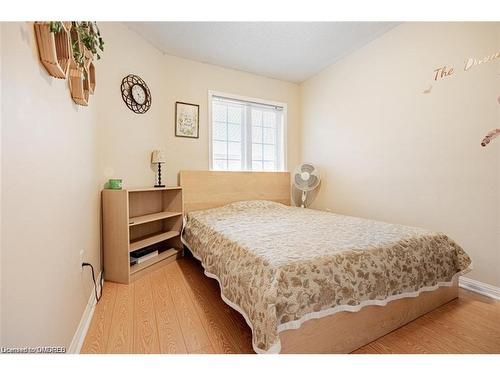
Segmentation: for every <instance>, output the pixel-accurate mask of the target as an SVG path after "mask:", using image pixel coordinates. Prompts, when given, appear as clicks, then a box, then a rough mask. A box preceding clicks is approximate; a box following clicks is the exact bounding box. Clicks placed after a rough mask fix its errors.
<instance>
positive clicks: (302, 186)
mask: <svg viewBox="0 0 500 375" xmlns="http://www.w3.org/2000/svg"><path fill="white" fill-rule="evenodd" d="M319 182H320V178H319V172H318V171H317V170H316V168H315V167H314V165H312V164H311V163H302V164H300V165H299V166H298V168H297V169H296V170H295V173H294V176H293V184H294V185H295V187H296V188H297V189H299V190H301V191H302V204H301V205H300V207H305V204H306V198H307V193H308V192H309V191H312V190H314V189H316V188H317V187H318V185H319Z"/></svg>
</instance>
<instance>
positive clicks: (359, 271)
mask: <svg viewBox="0 0 500 375" xmlns="http://www.w3.org/2000/svg"><path fill="white" fill-rule="evenodd" d="M183 239H184V240H185V241H186V242H187V243H188V244H189V247H190V248H191V250H192V251H193V253H194V255H195V256H196V257H197V258H199V259H200V260H201V261H202V263H203V266H204V267H205V270H206V271H207V272H209V273H211V274H213V275H215V276H217V278H218V279H219V281H220V284H221V291H222V294H223V295H224V297H225V298H226V299H228V300H229V301H231V302H232V303H233V304H235V305H237V306H238V307H239V308H240V309H241V310H242V311H243V312H244V313H245V314H246V315H247V317H248V320H249V321H250V323H251V325H252V328H253V345H254V348H258V349H259V351H263V352H265V351H268V350H269V349H270V348H271V347H272V346H273V345H276V344H277V343H278V341H279V336H278V333H279V332H278V327H279V326H280V325H286V323H289V322H293V321H296V320H299V319H301V318H302V317H304V316H305V315H306V314H310V313H314V312H319V311H323V310H326V309H331V308H334V307H337V306H345V305H348V306H356V305H359V304H360V303H362V302H363V301H368V300H381V301H383V300H386V299H387V298H390V297H391V296H395V295H398V294H402V293H408V292H416V291H419V290H420V289H421V288H424V287H432V286H435V285H437V284H438V283H440V282H449V281H451V279H452V278H453V276H454V275H455V274H457V273H459V272H462V271H464V270H466V269H468V267H469V266H470V263H471V261H470V258H469V257H468V256H467V254H466V253H465V252H464V251H463V250H462V249H461V248H460V247H459V246H458V245H457V244H456V243H455V242H453V241H452V240H451V239H449V238H448V237H447V236H446V235H444V234H441V233H435V232H431V231H428V230H425V229H420V228H413V227H408V226H403V225H395V224H389V223H384V222H379V221H373V220H367V219H361V218H355V217H349V216H342V215H337V214H333V213H330V212H323V211H318V210H311V209H303V208H297V207H289V206H285V205H282V204H279V203H274V202H269V201H246V202H237V203H232V204H229V205H227V206H224V207H220V208H214V209H209V210H204V211H195V212H190V213H189V214H188V215H187V218H186V225H185V228H184V233H183Z"/></svg>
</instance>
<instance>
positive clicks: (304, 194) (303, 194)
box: [300, 190, 307, 208]
mask: <svg viewBox="0 0 500 375" xmlns="http://www.w3.org/2000/svg"><path fill="white" fill-rule="evenodd" d="M306 198H307V191H305V190H302V204H301V205H300V207H302V208H305V207H306Z"/></svg>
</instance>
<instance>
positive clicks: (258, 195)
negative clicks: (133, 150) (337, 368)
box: [179, 171, 458, 353]
mask: <svg viewBox="0 0 500 375" xmlns="http://www.w3.org/2000/svg"><path fill="white" fill-rule="evenodd" d="M179 179H180V185H181V186H182V191H183V201H184V213H187V212H189V211H193V210H202V209H207V208H212V207H219V206H223V205H225V204H228V203H231V202H236V201H242V200H252V199H265V200H270V201H275V202H280V203H283V204H287V205H290V185H291V181H290V173H288V172H215V171H181V172H180V174H179ZM457 297H458V278H455V279H454V282H453V285H452V286H450V287H441V288H438V289H437V290H435V291H431V292H422V293H421V294H420V295H419V296H418V297H408V298H402V299H398V300H394V301H391V302H389V303H388V304H387V305H385V306H366V307H363V308H362V309H361V310H360V311H358V312H346V311H344V312H338V313H336V314H333V315H329V316H326V317H323V318H319V319H311V320H308V321H306V322H305V323H303V324H302V325H301V326H300V328H298V329H291V330H286V331H283V332H281V333H280V339H281V353H350V352H352V351H354V350H356V349H358V348H360V347H361V346H363V345H366V344H368V343H370V342H371V341H374V340H376V339H377V338H379V337H381V336H383V335H385V334H387V333H389V332H391V331H393V330H395V329H397V328H399V327H401V326H403V325H405V324H406V323H408V322H410V321H412V320H414V319H416V318H418V317H419V316H422V315H424V314H426V313H428V312H429V311H432V310H434V309H436V308H437V307H439V306H441V305H443V304H445V303H447V302H449V301H451V300H453V299H455V298H457Z"/></svg>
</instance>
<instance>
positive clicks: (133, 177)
mask: <svg viewBox="0 0 500 375" xmlns="http://www.w3.org/2000/svg"><path fill="white" fill-rule="evenodd" d="M99 26H100V28H101V32H102V34H103V35H104V37H105V40H106V51H105V54H104V57H103V59H102V61H101V63H100V66H99V69H98V72H97V73H98V78H97V84H98V93H97V94H96V97H97V99H98V101H99V106H98V123H99V128H98V131H99V142H100V143H99V150H100V152H101V157H100V159H101V169H100V171H99V172H100V173H99V180H100V182H101V183H102V184H104V182H105V181H107V179H109V178H110V177H115V178H122V179H123V180H124V184H125V185H127V186H129V187H137V186H149V185H152V184H153V183H154V179H155V173H154V170H153V169H152V167H151V165H150V157H151V151H152V150H153V149H156V148H163V149H165V150H166V155H167V160H168V162H167V164H166V167H165V170H166V182H167V184H170V185H172V184H177V173H178V171H179V170H181V169H208V163H209V161H208V160H209V159H208V118H207V108H208V90H216V91H223V92H228V93H233V94H238V95H243V96H250V97H256V98H263V99H269V100H273V101H279V102H285V103H287V104H288V166H289V167H290V168H293V166H294V165H295V164H296V163H297V162H298V148H299V140H298V132H299V86H298V85H296V84H293V83H289V82H283V81H279V80H274V79H269V78H265V77H261V76H256V75H253V74H248V73H243V72H240V71H236V70H231V69H226V68H221V67H217V66H214V65H209V64H203V63H200V62H195V61H191V60H186V59H181V58H178V57H174V56H169V55H164V54H162V53H161V52H159V51H158V50H157V49H156V48H154V47H153V46H151V45H150V44H148V43H145V41H144V39H142V38H141V37H140V36H139V35H138V34H136V33H135V32H133V31H131V30H130V29H128V28H127V27H126V26H125V25H122V24H117V23H105V22H104V23H99ZM127 74H136V75H139V76H140V77H141V78H142V79H144V80H145V81H146V83H147V84H148V86H149V88H150V90H151V95H152V106H151V109H150V110H149V111H148V112H147V113H146V114H144V115H137V114H135V113H133V112H132V111H130V110H129V109H128V108H127V107H126V105H125V103H124V102H123V100H122V98H121V96H120V84H121V80H122V79H123V77H125V76H126V75H127ZM176 101H183V102H188V103H195V104H199V105H200V138H199V139H188V138H179V137H175V135H174V116H175V114H174V113H175V112H174V111H175V102H176ZM164 175H165V174H164Z"/></svg>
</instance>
